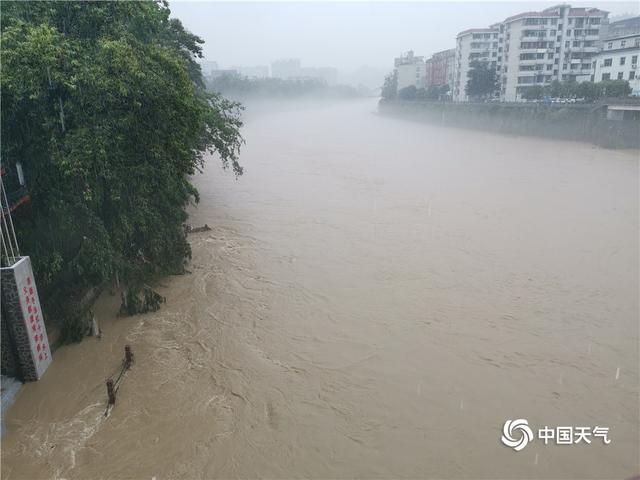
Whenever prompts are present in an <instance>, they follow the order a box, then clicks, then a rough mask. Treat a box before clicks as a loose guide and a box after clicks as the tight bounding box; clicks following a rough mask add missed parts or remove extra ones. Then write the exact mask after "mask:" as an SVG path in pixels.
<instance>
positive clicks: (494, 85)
mask: <svg viewBox="0 0 640 480" xmlns="http://www.w3.org/2000/svg"><path fill="white" fill-rule="evenodd" d="M470 67H471V68H469V71H468V72H467V78H468V80H467V84H466V86H465V93H466V94H467V95H468V96H469V97H476V98H482V99H484V98H487V97H491V96H492V95H494V94H495V93H496V92H497V91H498V76H497V74H496V70H495V68H491V65H490V64H489V63H488V62H480V61H477V60H476V61H473V62H471V65H470Z"/></svg>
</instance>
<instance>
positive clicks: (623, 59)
mask: <svg viewBox="0 0 640 480" xmlns="http://www.w3.org/2000/svg"><path fill="white" fill-rule="evenodd" d="M638 58H640V33H636V34H635V35H624V36H620V37H612V38H608V39H606V40H605V41H604V45H603V48H602V51H601V52H600V53H598V55H596V56H595V58H594V61H593V69H594V70H593V72H594V73H593V81H595V82H601V81H603V80H628V81H629V85H630V86H631V89H632V95H640V69H638Z"/></svg>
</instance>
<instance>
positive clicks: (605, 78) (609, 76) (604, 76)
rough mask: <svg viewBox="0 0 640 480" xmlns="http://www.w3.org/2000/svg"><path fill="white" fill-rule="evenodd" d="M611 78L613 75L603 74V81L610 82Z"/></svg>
mask: <svg viewBox="0 0 640 480" xmlns="http://www.w3.org/2000/svg"><path fill="white" fill-rule="evenodd" d="M610 78H611V74H610V73H603V74H602V80H609V79H610Z"/></svg>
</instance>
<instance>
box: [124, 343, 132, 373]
mask: <svg viewBox="0 0 640 480" xmlns="http://www.w3.org/2000/svg"><path fill="white" fill-rule="evenodd" d="M132 363H133V352H132V351H131V346H129V345H125V346H124V365H125V368H126V369H127V370H128V369H129V367H131V364H132Z"/></svg>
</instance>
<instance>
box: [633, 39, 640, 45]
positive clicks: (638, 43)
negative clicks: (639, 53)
mask: <svg viewBox="0 0 640 480" xmlns="http://www.w3.org/2000/svg"><path fill="white" fill-rule="evenodd" d="M633 46H634V47H640V38H636V39H635V41H634V42H633Z"/></svg>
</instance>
